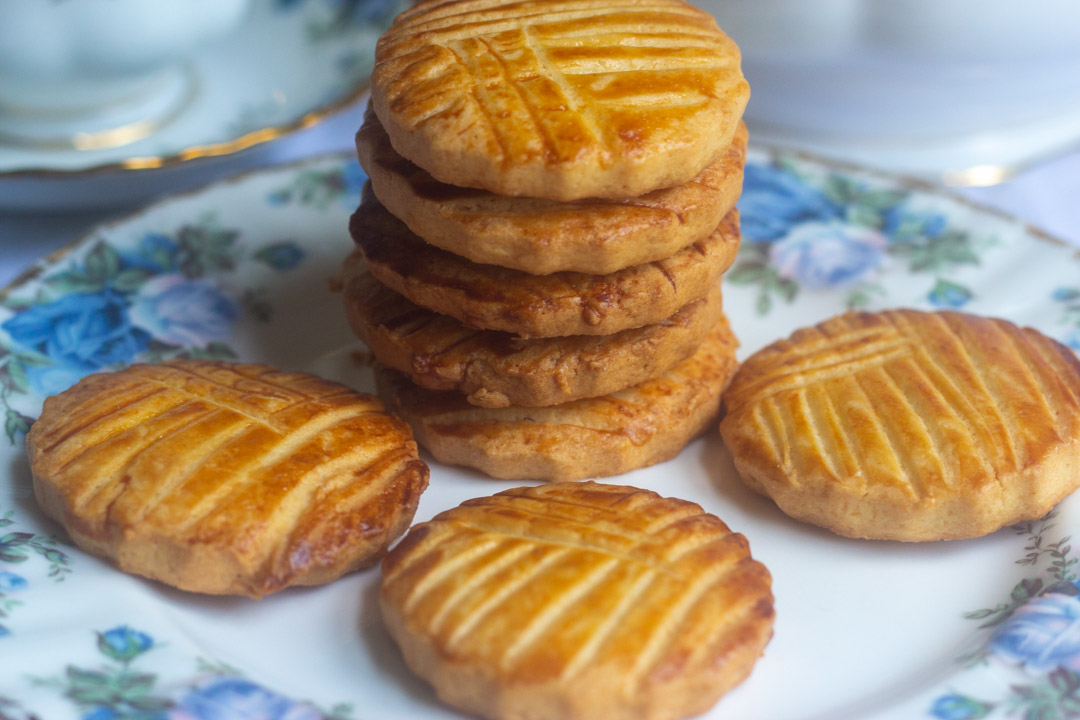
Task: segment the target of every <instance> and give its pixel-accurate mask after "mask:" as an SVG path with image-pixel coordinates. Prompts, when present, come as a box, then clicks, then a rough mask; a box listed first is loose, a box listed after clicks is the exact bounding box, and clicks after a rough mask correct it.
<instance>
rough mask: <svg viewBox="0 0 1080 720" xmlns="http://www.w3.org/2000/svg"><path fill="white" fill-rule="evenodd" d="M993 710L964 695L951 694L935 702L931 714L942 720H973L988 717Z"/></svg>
mask: <svg viewBox="0 0 1080 720" xmlns="http://www.w3.org/2000/svg"><path fill="white" fill-rule="evenodd" d="M991 709H992V708H991V707H990V706H989V705H987V704H986V703H981V702H979V701H978V700H972V699H971V698H969V697H966V696H964V695H958V694H956V693H949V694H948V695H942V696H941V697H939V698H938V699H937V700H935V701H934V704H933V706H932V707H931V708H930V714H931V715H933V716H934V717H936V718H941V720H973V719H974V718H983V717H986V716H987V715H988V714H990V710H991Z"/></svg>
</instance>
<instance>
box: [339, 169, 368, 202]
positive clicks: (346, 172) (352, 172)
mask: <svg viewBox="0 0 1080 720" xmlns="http://www.w3.org/2000/svg"><path fill="white" fill-rule="evenodd" d="M367 179H368V176H367V173H365V172H364V168H362V167H360V163H358V162H348V163H345V167H343V168H342V169H341V180H342V182H343V183H344V185H345V192H347V193H349V194H350V195H356V196H357V197H360V194H361V193H362V192H363V191H364V183H366V182H367Z"/></svg>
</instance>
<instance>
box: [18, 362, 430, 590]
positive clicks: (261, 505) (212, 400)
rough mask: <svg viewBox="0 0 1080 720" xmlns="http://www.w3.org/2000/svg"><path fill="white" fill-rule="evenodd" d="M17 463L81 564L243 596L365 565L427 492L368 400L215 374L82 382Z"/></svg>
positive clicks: (306, 385)
mask: <svg viewBox="0 0 1080 720" xmlns="http://www.w3.org/2000/svg"><path fill="white" fill-rule="evenodd" d="M27 451H28V453H29V456H30V466H31V469H32V471H33V475H34V495H35V496H36V498H37V501H38V504H39V505H40V506H41V509H42V510H43V511H44V513H45V514H46V515H47V516H49V517H50V518H52V519H53V520H55V521H56V522H58V523H60V525H62V526H63V527H64V528H65V529H66V530H67V531H68V533H69V534H70V536H71V539H72V540H74V541H75V544H76V545H78V546H79V547H80V548H82V549H83V550H85V551H87V552H89V553H92V554H94V555H99V556H101V557H104V558H106V559H108V560H110V561H112V562H113V563H114V564H115V565H117V566H118V567H119V568H120V569H121V570H124V571H126V572H130V573H135V574H138V575H144V576H146V577H149V578H153V579H155V580H160V581H161V582H163V583H166V584H168V585H173V586H175V587H178V588H181V589H183V590H191V591H194V592H202V593H212V594H230V595H232V594H235V595H250V596H252V597H260V596H262V595H266V594H269V593H273V592H277V591H278V590H281V589H283V588H286V587H289V586H291V585H316V584H320V583H325V582H329V581H331V580H334V579H336V578H338V577H339V576H341V575H342V574H344V573H346V572H350V571H352V570H356V569H357V568H360V567H364V566H367V565H370V564H371V563H373V562H375V561H376V560H377V559H378V558H379V557H381V556H382V554H383V553H384V552H385V550H386V547H387V546H388V545H389V543H390V542H391V541H392V540H394V539H395V538H396V537H397V536H398V535H400V534H401V533H403V532H404V531H405V529H406V528H407V527H408V525H409V523H410V522H411V520H412V516H413V512H414V511H415V510H416V503H417V500H418V499H419V497H420V494H421V493H422V492H423V491H424V489H425V488H426V487H427V478H428V468H427V466H426V465H425V464H424V463H423V462H421V461H420V460H418V459H417V452H416V444H415V443H414V442H413V438H412V433H411V431H410V430H409V428H408V426H407V425H405V423H403V422H402V421H400V420H398V419H397V418H394V417H391V416H390V415H388V414H387V413H386V412H385V411H384V407H383V405H382V403H381V402H379V401H378V400H377V399H375V398H373V397H371V396H370V395H362V394H359V393H357V392H354V391H353V390H351V389H349V388H347V387H345V386H344V385H338V384H337V383H332V382H328V381H326V380H322V379H320V378H317V377H315V376H313V375H306V374H302V373H289V372H282V371H279V370H275V369H273V368H271V367H267V366H265V365H247V364H230V363H222V362H212V361H173V362H168V363H165V364H161V365H135V366H132V367H130V368H128V369H127V370H122V371H119V372H115V373H102V374H97V375H91V376H90V377H87V378H85V379H83V380H82V381H81V382H79V383H78V384H77V385H75V386H74V387H72V388H71V389H69V390H67V391H65V392H63V393H61V394H59V395H56V396H54V397H50V398H47V399H46V400H45V406H44V408H43V410H42V412H41V417H40V418H38V420H37V422H35V423H34V425H33V427H32V428H31V429H30V432H29V434H28V435H27Z"/></svg>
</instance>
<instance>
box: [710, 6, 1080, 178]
mask: <svg viewBox="0 0 1080 720" xmlns="http://www.w3.org/2000/svg"><path fill="white" fill-rule="evenodd" d="M695 4H697V5H699V6H700V7H702V8H703V9H705V10H708V11H709V12H712V13H713V14H714V15H715V16H716V18H717V20H718V21H719V23H720V26H721V27H723V28H724V29H725V31H727V32H728V33H729V34H730V35H731V36H732V37H733V38H734V39H735V40H736V41H737V42H738V43H739V46H740V48H741V49H742V54H743V70H744V72H745V73H746V77H747V79H748V80H749V81H750V85H751V87H752V88H753V97H752V98H751V101H750V105H749V106H748V107H747V111H746V117H747V121H748V123H749V124H750V129H751V132H752V133H753V137H754V138H755V140H756V141H758V142H774V143H776V142H779V143H784V144H786V145H789V146H793V147H798V148H801V149H805V150H812V151H814V152H818V153H823V154H827V155H828V156H829V157H835V158H840V159H844V160H849V161H857V162H861V163H865V164H870V165H872V166H873V167H884V168H889V169H890V170H893V171H896V172H901V173H904V174H908V175H921V176H925V177H928V178H932V179H935V180H941V179H945V180H946V181H947V182H950V183H953V184H964V185H985V184H992V183H996V182H1000V181H1001V180H1003V179H1004V178H1005V177H1006V176H1007V175H1008V174H1010V173H1011V172H1013V171H1015V170H1017V169H1019V168H1021V167H1024V166H1026V165H1028V164H1031V163H1033V162H1036V161H1039V160H1043V159H1045V158H1047V157H1049V156H1051V155H1053V154H1055V153H1058V152H1062V151H1063V150H1065V149H1068V148H1070V147H1075V146H1077V145H1078V144H1080V6H1078V5H1077V4H1076V3H1074V2H1071V1H1070V0H1030V1H1029V2H1024V3H1016V2H1012V0H950V1H949V2H940V0H890V1H889V2H880V1H878V0H817V1H816V2H813V3H807V2H802V1H801V0H757V1H756V2H752V3H751V2H727V1H726V0H696V3H695Z"/></svg>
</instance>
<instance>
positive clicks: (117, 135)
mask: <svg viewBox="0 0 1080 720" xmlns="http://www.w3.org/2000/svg"><path fill="white" fill-rule="evenodd" d="M180 82H182V83H183V87H182V89H181V90H180V92H179V93H178V95H177V97H176V98H175V99H173V100H172V102H171V103H170V107H167V108H166V110H165V112H164V113H162V114H160V115H159V116H158V117H150V118H147V119H145V120H135V121H134V122H129V123H125V124H123V125H118V126H116V127H111V128H106V129H104V130H95V131H93V132H76V133H73V134H72V135H70V136H67V137H56V138H33V137H24V136H22V135H17V134H14V133H8V132H3V131H0V144H2V143H7V144H8V145H12V146H14V147H20V148H30V149H32V150H46V151H49V150H105V149H107V148H115V147H123V146H124V145H129V144H131V143H133V142H135V141H137V140H142V139H143V138H145V137H149V136H150V135H153V134H154V133H155V132H157V131H158V130H160V129H161V128H163V127H165V126H166V125H168V124H169V123H171V122H172V121H173V120H175V119H176V118H178V117H180V115H181V114H183V112H184V111H185V110H187V109H188V107H190V106H191V103H192V102H193V101H194V100H195V97H196V96H197V95H198V93H199V77H198V75H197V74H196V73H195V71H194V69H192V67H191V65H190V64H189V63H184V64H183V66H182V67H181V68H180ZM14 172H21V171H14ZM61 172H62V171H61ZM3 176H4V173H3V172H0V177H3Z"/></svg>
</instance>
